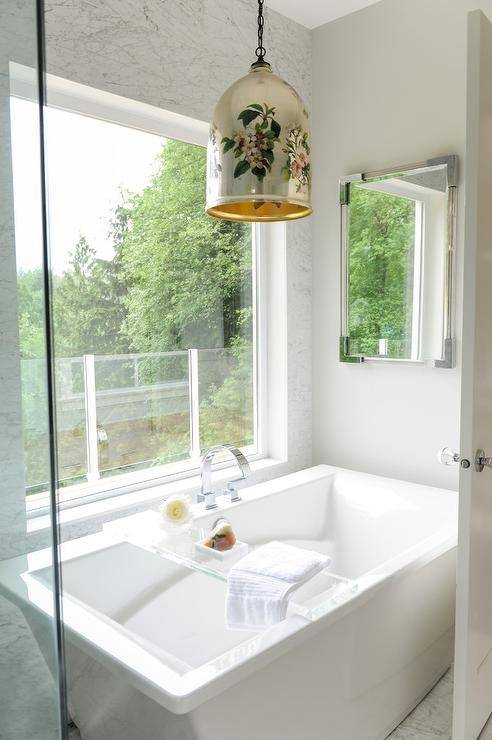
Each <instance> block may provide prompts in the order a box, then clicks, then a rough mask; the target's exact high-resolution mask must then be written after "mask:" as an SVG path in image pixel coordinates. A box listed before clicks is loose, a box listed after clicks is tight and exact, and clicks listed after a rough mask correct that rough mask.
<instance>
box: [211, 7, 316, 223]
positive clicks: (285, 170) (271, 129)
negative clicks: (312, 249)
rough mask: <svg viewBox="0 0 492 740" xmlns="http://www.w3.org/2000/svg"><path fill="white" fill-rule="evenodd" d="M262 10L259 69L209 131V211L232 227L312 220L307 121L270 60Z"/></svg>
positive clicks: (234, 92)
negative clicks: (244, 223)
mask: <svg viewBox="0 0 492 740" xmlns="http://www.w3.org/2000/svg"><path fill="white" fill-rule="evenodd" d="M263 2H264V0H258V6H259V12H258V48H257V49H256V52H255V53H256V57H257V61H256V62H255V63H254V64H252V65H251V69H250V71H249V73H248V74H247V75H246V76H245V77H242V78H241V79H240V80H238V81H237V82H235V83H234V84H233V85H232V86H231V87H230V88H229V89H228V90H226V92H225V93H224V94H223V95H222V97H221V99H220V100H219V102H218V103H217V106H216V108H215V111H214V116H213V120H212V124H211V126H210V136H209V142H208V153H207V204H206V211H207V213H208V214H210V215H211V216H215V217H216V218H221V219H224V220H227V221H287V220H290V219H295V218H303V217H304V216H309V214H310V213H312V207H311V160H310V153H311V132H310V128H309V119H308V114H307V112H306V109H305V107H304V104H303V102H302V100H301V98H300V97H299V95H298V94H297V92H296V91H295V90H294V89H293V88H292V87H291V86H290V85H289V84H288V83H287V82H285V81H284V80H282V79H281V78H280V77H278V76H277V75H275V74H273V72H272V68H271V66H270V64H268V62H266V61H265V59H264V56H265V54H266V51H265V49H264V47H263Z"/></svg>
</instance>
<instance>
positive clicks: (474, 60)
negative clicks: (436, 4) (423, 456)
mask: <svg viewBox="0 0 492 740" xmlns="http://www.w3.org/2000/svg"><path fill="white" fill-rule="evenodd" d="M466 137H467V149H466V182H465V186H466V191H465V196H466V207H465V245H466V246H465V267H464V295H463V299H464V322H463V372H462V389H461V390H462V397H461V443H460V444H461V449H460V452H461V457H462V458H468V459H469V461H470V463H471V465H470V467H469V468H468V469H466V468H463V467H462V468H461V471H460V515H459V517H460V518H459V537H458V590H457V614H456V656H455V689H454V722H453V740H476V738H477V737H478V735H479V734H480V731H481V729H482V727H483V725H484V724H485V722H486V721H487V718H488V717H489V715H490V713H491V712H492V468H490V467H485V468H484V470H483V471H482V472H478V471H477V470H476V469H475V464H474V459H475V454H476V450H477V449H479V448H483V449H484V450H485V454H486V455H491V456H492V25H491V24H490V22H489V21H488V20H487V19H486V17H485V16H484V15H483V14H482V13H481V11H474V12H473V13H470V15H469V17H468V82H467V132H466ZM465 465H466V462H465Z"/></svg>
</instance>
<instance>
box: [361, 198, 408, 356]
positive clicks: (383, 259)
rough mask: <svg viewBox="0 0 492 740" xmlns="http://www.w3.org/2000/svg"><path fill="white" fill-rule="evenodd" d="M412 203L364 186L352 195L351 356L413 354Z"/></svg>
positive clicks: (406, 199)
mask: <svg viewBox="0 0 492 740" xmlns="http://www.w3.org/2000/svg"><path fill="white" fill-rule="evenodd" d="M415 208H416V203H415V201H413V200H411V199H408V198H404V197H400V196H397V195H391V194H388V193H384V192H378V191H376V190H372V189H366V188H364V187H352V188H351V190H350V221H349V244H350V251H349V336H350V345H351V351H352V352H357V353H358V354H367V355H377V354H378V342H379V340H380V339H386V340H388V347H389V350H390V353H391V356H392V357H396V358H398V357H409V356H410V354H411V351H410V350H411V340H412V317H413V281H414V251H415V223H416V221H415Z"/></svg>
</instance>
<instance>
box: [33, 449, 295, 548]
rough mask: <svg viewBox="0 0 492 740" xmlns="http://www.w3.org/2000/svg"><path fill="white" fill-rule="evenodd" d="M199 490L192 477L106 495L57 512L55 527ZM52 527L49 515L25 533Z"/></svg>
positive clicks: (256, 465) (262, 469)
mask: <svg viewBox="0 0 492 740" xmlns="http://www.w3.org/2000/svg"><path fill="white" fill-rule="evenodd" d="M284 462H285V461H283V460H277V459H274V458H271V457H268V458H262V459H260V460H255V461H253V462H251V463H250V467H251V474H252V476H255V474H264V473H267V472H268V473H272V472H274V470H275V468H277V467H278V466H279V465H282V464H283V463H284ZM231 467H232V466H229V465H228V466H227V467H223V468H221V469H220V470H217V471H216V472H215V471H214V482H216V481H226V480H228V479H229V478H230V468H231ZM199 487H200V476H199V475H194V476H192V477H188V478H184V479H182V480H174V481H172V482H169V483H164V484H162V485H157V486H151V487H148V488H142V489H140V490H138V491H131V492H130V493H123V494H118V495H111V493H110V492H108V495H107V496H106V497H105V498H103V499H98V500H96V501H91V502H90V503H87V504H79V505H78V506H74V507H72V508H69V509H63V510H61V511H59V512H58V523H59V524H60V526H62V527H63V526H64V525H69V524H76V523H79V522H84V521H87V520H91V519H96V518H98V517H104V518H107V517H108V516H110V515H111V514H114V515H115V516H121V514H122V513H123V512H125V511H126V510H129V509H132V508H134V507H136V506H138V507H139V508H145V506H147V507H148V508H151V507H152V506H154V505H155V504H156V503H158V502H159V501H160V500H162V499H165V498H167V497H168V496H171V495H173V494H176V493H194V492H195V491H197V490H198V488H199ZM49 527H51V515H50V514H43V515H41V516H33V517H31V518H29V519H28V520H27V533H28V535H29V534H34V533H36V532H42V531H44V530H47V529H48V528H49Z"/></svg>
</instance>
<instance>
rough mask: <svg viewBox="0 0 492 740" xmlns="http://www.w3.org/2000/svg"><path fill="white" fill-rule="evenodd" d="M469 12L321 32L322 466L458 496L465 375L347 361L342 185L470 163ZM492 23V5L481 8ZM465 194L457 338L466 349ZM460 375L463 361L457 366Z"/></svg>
mask: <svg viewBox="0 0 492 740" xmlns="http://www.w3.org/2000/svg"><path fill="white" fill-rule="evenodd" d="M477 4H478V3H477V2H475V3H473V2H470V1H469V0H382V1H381V2H379V3H376V4H375V5H373V6H371V7H368V8H366V9H365V10H362V11H360V12H358V13H354V14H352V15H349V16H346V17H344V18H341V19H339V20H337V21H334V22H332V23H329V24H327V25H325V26H322V27H320V28H318V29H316V30H315V31H314V32H313V45H314V46H313V101H314V111H313V112H314V116H313V118H314V141H313V151H314V152H315V157H316V160H315V170H314V189H315V203H314V206H315V218H314V247H313V276H314V279H313V352H314V354H313V417H314V418H313V438H314V442H313V444H314V462H316V463H318V462H330V463H333V464H335V465H342V466H346V467H354V468H357V469H359V470H363V471H367V472H371V473H376V474H383V475H389V476H393V477H399V478H403V479H406V480H411V481H417V482H422V483H427V484H430V485H437V486H444V487H447V488H455V487H456V486H457V480H458V478H457V470H456V468H452V469H446V468H444V467H442V466H440V465H439V464H438V463H437V462H436V452H437V450H438V449H439V448H440V447H442V446H444V445H450V446H451V447H453V448H454V449H456V450H457V449H458V442H459V404H460V369H459V367H457V368H455V369H452V370H444V369H443V370H439V369H435V368H431V367H422V366H410V365H397V364H383V363H381V364H378V363H369V362H368V363H364V364H362V365H349V364H343V363H340V362H339V361H338V336H339V274H340V273H339V270H340V267H339V206H338V189H337V185H338V178H339V176H340V175H344V174H349V173H352V172H363V171H368V170H375V169H380V168H383V167H391V166H393V165H403V164H406V163H411V162H418V161H421V160H424V159H428V158H430V157H435V156H439V155H446V154H458V155H459V157H460V163H461V178H460V181H461V182H463V168H464V165H465V162H464V152H465V93H466V90H465V80H466V13H467V11H468V10H471V9H473V8H474V7H476V6H477ZM482 6H483V9H484V10H485V11H486V12H487V11H489V13H490V11H492V3H491V2H488V0H487V2H482ZM463 203H464V193H463V190H462V188H460V194H459V213H458V245H457V286H458V294H457V296H456V317H457V321H456V332H457V336H458V342H457V350H458V358H459V352H460V348H461V342H460V332H461V309H460V302H461V290H460V284H461V275H462V264H463V253H464V244H463ZM458 364H459V359H458Z"/></svg>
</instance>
